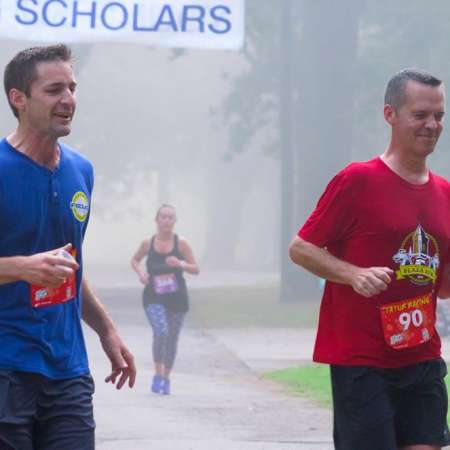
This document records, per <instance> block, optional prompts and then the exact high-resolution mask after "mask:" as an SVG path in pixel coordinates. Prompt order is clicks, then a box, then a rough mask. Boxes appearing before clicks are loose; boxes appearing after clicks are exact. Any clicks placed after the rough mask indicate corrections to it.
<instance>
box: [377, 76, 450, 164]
mask: <svg viewBox="0 0 450 450" xmlns="http://www.w3.org/2000/svg"><path fill="white" fill-rule="evenodd" d="M384 113H385V118H386V121H387V122H388V123H389V124H390V125H391V126H392V142H393V144H394V146H395V147H396V148H398V149H399V150H400V151H402V152H405V153H407V154H409V155H412V156H415V157H426V156H428V155H429V154H430V153H432V152H433V150H434V148H435V146H436V144H437V141H438V139H439V136H440V134H441V132H442V125H443V118H444V113H445V94H444V88H443V85H440V86H428V85H426V84H422V83H419V82H416V81H411V80H410V81H408V82H407V84H406V89H405V102H404V103H403V104H402V105H401V106H400V107H398V108H397V109H394V108H393V107H392V106H391V105H385V109H384Z"/></svg>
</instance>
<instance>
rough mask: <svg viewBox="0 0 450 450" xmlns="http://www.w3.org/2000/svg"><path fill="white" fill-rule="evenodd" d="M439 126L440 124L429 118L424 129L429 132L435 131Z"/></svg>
mask: <svg viewBox="0 0 450 450" xmlns="http://www.w3.org/2000/svg"><path fill="white" fill-rule="evenodd" d="M439 126H440V122H439V121H438V120H437V119H436V117H434V116H430V117H429V118H428V120H427V121H426V123H425V128H427V129H429V130H437V129H438V128H439Z"/></svg>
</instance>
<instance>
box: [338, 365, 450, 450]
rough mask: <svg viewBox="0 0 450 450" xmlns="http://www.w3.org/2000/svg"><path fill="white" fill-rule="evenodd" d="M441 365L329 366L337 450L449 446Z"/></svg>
mask: <svg viewBox="0 0 450 450" xmlns="http://www.w3.org/2000/svg"><path fill="white" fill-rule="evenodd" d="M446 374H447V368H446V365H445V362H444V361H443V360H441V359H437V360H432V361H426V362H421V363H419V364H415V365H412V366H407V367H402V368H400V369H379V368H375V367H366V366H336V365H333V366H331V383H332V390H333V405H334V441H335V448H336V450H380V449H383V450H397V449H398V447H404V446H408V445H419V444H423V445H435V446H445V445H448V444H450V435H449V430H448V427H447V390H446V387H445V383H444V377H445V375H446Z"/></svg>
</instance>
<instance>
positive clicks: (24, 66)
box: [3, 44, 72, 117]
mask: <svg viewBox="0 0 450 450" xmlns="http://www.w3.org/2000/svg"><path fill="white" fill-rule="evenodd" d="M58 60H60V61H64V62H71V61H72V50H71V49H70V47H68V46H67V45H65V44H57V45H48V46H45V47H30V48H27V49H25V50H22V51H20V52H19V53H17V55H16V56H14V58H13V59H12V60H11V61H10V62H9V63H8V64H7V66H6V68H5V72H4V75H3V85H4V88H5V93H6V97H7V98H8V103H9V106H10V107H11V109H12V111H13V113H14V115H15V116H16V117H18V112H17V110H16V108H15V107H14V106H13V105H12V104H11V102H10V100H9V91H10V90H11V89H18V90H19V91H21V92H23V93H25V95H26V96H27V97H29V96H30V92H31V84H32V83H33V81H34V80H35V79H36V65H37V64H38V63H40V62H51V61H58Z"/></svg>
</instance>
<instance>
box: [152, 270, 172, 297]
mask: <svg viewBox="0 0 450 450" xmlns="http://www.w3.org/2000/svg"><path fill="white" fill-rule="evenodd" d="M152 280H153V288H154V289H155V293H156V294H159V295H164V294H172V293H174V292H177V291H178V281H177V278H176V276H175V274H174V273H165V274H162V275H155V276H153V277H152Z"/></svg>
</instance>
